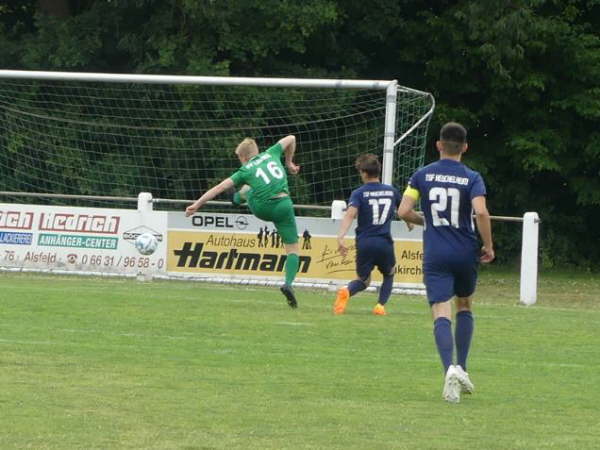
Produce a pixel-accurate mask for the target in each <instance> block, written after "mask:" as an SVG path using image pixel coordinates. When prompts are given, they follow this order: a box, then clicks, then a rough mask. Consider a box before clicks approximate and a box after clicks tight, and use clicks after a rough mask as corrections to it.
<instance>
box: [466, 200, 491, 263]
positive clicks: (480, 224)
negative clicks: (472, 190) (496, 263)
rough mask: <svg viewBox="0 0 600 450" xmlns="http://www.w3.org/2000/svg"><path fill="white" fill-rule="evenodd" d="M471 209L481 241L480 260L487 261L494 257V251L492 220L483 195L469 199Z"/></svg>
mask: <svg viewBox="0 0 600 450" xmlns="http://www.w3.org/2000/svg"><path fill="white" fill-rule="evenodd" d="M471 204H472V205H473V211H475V222H477V230H478V231H479V235H480V236H481V240H482V241H483V248H482V249H481V258H480V260H481V262H482V263H489V262H492V261H493V260H494V258H495V257H496V255H495V253H494V243H493V241H492V220H491V219H490V213H489V212H488V209H487V205H486V202H485V197H483V196H479V197H475V198H473V200H471Z"/></svg>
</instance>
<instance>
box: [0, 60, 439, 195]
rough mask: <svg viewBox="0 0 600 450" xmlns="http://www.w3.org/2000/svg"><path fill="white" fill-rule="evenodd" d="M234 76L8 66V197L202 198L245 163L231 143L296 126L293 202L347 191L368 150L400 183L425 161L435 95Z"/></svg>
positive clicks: (0, 78)
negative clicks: (39, 69) (30, 69)
mask: <svg viewBox="0 0 600 450" xmlns="http://www.w3.org/2000/svg"><path fill="white" fill-rule="evenodd" d="M15 74H17V75H18V76H16V75H15ZM77 75H81V76H77ZM282 80H283V81H282ZM226 81H228V79H227V78H217V77H164V76H162V77H160V76H139V75H138V76H135V75H132V76H125V75H114V76H111V75H109V74H60V73H52V72H29V73H28V72H21V71H0V174H1V176H2V181H3V185H4V192H3V198H4V199H6V198H7V197H9V198H10V197H11V194H10V193H15V194H14V195H15V199H16V195H17V194H16V193H44V194H67V195H78V196H80V195H82V196H101V197H118V198H120V197H125V198H131V197H136V196H137V195H138V193H139V192H150V193H152V195H153V196H154V198H161V199H180V200H189V199H195V198H197V196H198V195H199V194H200V193H202V192H204V191H205V190H206V189H208V188H209V187H210V186H212V185H214V184H215V183H217V182H219V181H220V180H222V179H223V178H225V177H227V176H229V175H230V174H231V173H232V172H233V171H234V170H236V169H237V168H238V167H239V162H238V160H237V158H236V157H235V154H234V153H233V150H234V149H235V147H236V145H237V144H238V143H239V142H240V141H241V140H242V139H243V138H245V137H253V138H255V139H256V141H257V142H258V144H259V147H260V148H261V149H265V148H267V147H268V146H270V145H273V144H274V143H276V142H277V141H278V140H279V139H280V138H282V137H283V136H285V135H288V134H294V135H296V137H297V155H296V160H297V163H298V164H299V165H300V166H301V172H300V174H299V176H295V177H289V182H290V189H291V191H292V193H293V197H294V202H295V203H297V204H304V205H330V204H331V202H332V200H334V199H346V198H347V197H348V195H349V193H350V191H351V190H352V189H353V188H355V187H356V185H357V184H358V183H359V179H358V176H357V174H356V171H355V169H354V160H355V158H356V156H357V155H359V154H361V153H365V152H370V153H375V154H377V155H379V156H380V157H381V158H382V159H383V160H384V164H385V165H386V167H385V168H384V171H385V172H386V173H387V174H388V180H387V181H391V182H393V183H395V184H398V185H404V184H405V182H406V179H407V178H408V176H409V175H410V173H411V172H412V171H413V170H415V169H416V168H417V167H419V166H420V165H422V163H423V157H424V149H425V142H426V136H427V127H428V123H429V117H430V115H431V112H432V111H433V97H432V96H431V95H430V94H428V93H425V92H420V91H416V90H412V89H408V88H403V87H399V86H396V84H395V82H364V83H362V84H361V82H344V81H342V80H321V82H315V83H312V84H311V83H310V81H311V80H296V81H297V82H298V83H297V84H298V85H297V86H296V85H294V80H285V79H233V78H232V79H229V81H232V82H231V83H225V82H226ZM312 81H318V80H312ZM345 83H346V84H345ZM369 83H370V84H369ZM386 83H387V84H386ZM390 85H392V86H393V94H394V95H393V96H392V98H393V97H394V96H395V99H393V105H390V92H392V91H391V90H390V89H389V86H390ZM391 106H393V107H391ZM386 114H387V119H386ZM390 114H391V115H392V117H391V118H390ZM386 120H387V122H386ZM399 138H401V139H399ZM386 139H387V141H386ZM386 146H387V148H386ZM385 152H387V153H388V155H391V157H390V156H388V157H387V158H386V157H384V153H385ZM384 178H385V176H384ZM22 199H23V197H19V200H18V201H23V200H22ZM11 200H12V199H11ZM88 200H89V199H88ZM27 201H30V200H27ZM43 201H44V202H46V203H47V202H48V199H44V200H43ZM51 201H52V202H53V203H55V204H56V203H62V204H65V203H66V204H71V205H72V204H73V203H75V204H84V205H86V206H88V205H89V206H92V205H94V204H98V199H95V201H94V202H91V201H85V202H83V201H82V200H79V201H76V202H73V200H69V201H67V200H65V199H63V200H59V199H56V198H54V199H52V200H51ZM82 202H83V203H82ZM101 203H102V202H101ZM113 205H114V203H113Z"/></svg>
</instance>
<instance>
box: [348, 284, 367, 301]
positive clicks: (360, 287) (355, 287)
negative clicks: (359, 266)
mask: <svg viewBox="0 0 600 450" xmlns="http://www.w3.org/2000/svg"><path fill="white" fill-rule="evenodd" d="M366 288H367V285H366V284H365V283H364V282H363V280H352V281H351V282H350V283H348V291H349V292H350V297H352V296H353V295H354V294H356V293H358V292H360V291H364V290H365V289H366Z"/></svg>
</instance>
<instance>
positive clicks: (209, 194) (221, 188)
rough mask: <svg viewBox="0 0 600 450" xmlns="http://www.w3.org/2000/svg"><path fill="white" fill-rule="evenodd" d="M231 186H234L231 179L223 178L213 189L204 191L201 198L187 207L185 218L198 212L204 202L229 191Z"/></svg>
mask: <svg viewBox="0 0 600 450" xmlns="http://www.w3.org/2000/svg"><path fill="white" fill-rule="evenodd" d="M233 186H234V184H233V180H232V179H231V178H225V179H224V180H223V181H221V182H220V183H219V184H217V185H216V186H214V187H212V188H210V189H209V190H208V191H206V192H205V193H204V194H203V195H202V197H200V198H199V199H198V200H196V201H195V202H194V203H192V204H191V205H190V206H188V207H187V208H186V209H185V215H186V216H187V217H189V216H191V215H192V214H194V213H195V212H196V211H198V210H199V209H200V208H202V207H203V206H204V205H205V204H206V202H208V201H210V200H212V199H213V198H215V197H216V196H217V195H219V194H222V193H223V192H225V191H226V190H227V189H231V188H232V187H233Z"/></svg>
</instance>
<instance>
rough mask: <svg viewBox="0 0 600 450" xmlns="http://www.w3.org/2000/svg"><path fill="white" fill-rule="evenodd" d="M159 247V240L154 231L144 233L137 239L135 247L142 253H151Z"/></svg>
mask: <svg viewBox="0 0 600 450" xmlns="http://www.w3.org/2000/svg"><path fill="white" fill-rule="evenodd" d="M156 247H158V240H157V239H156V236H154V235H153V234H152V233H142V234H140V235H139V236H138V237H137V238H136V239H135V248H137V249H138V252H140V253H141V254H142V255H151V254H152V253H154V251H155V250H156Z"/></svg>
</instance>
